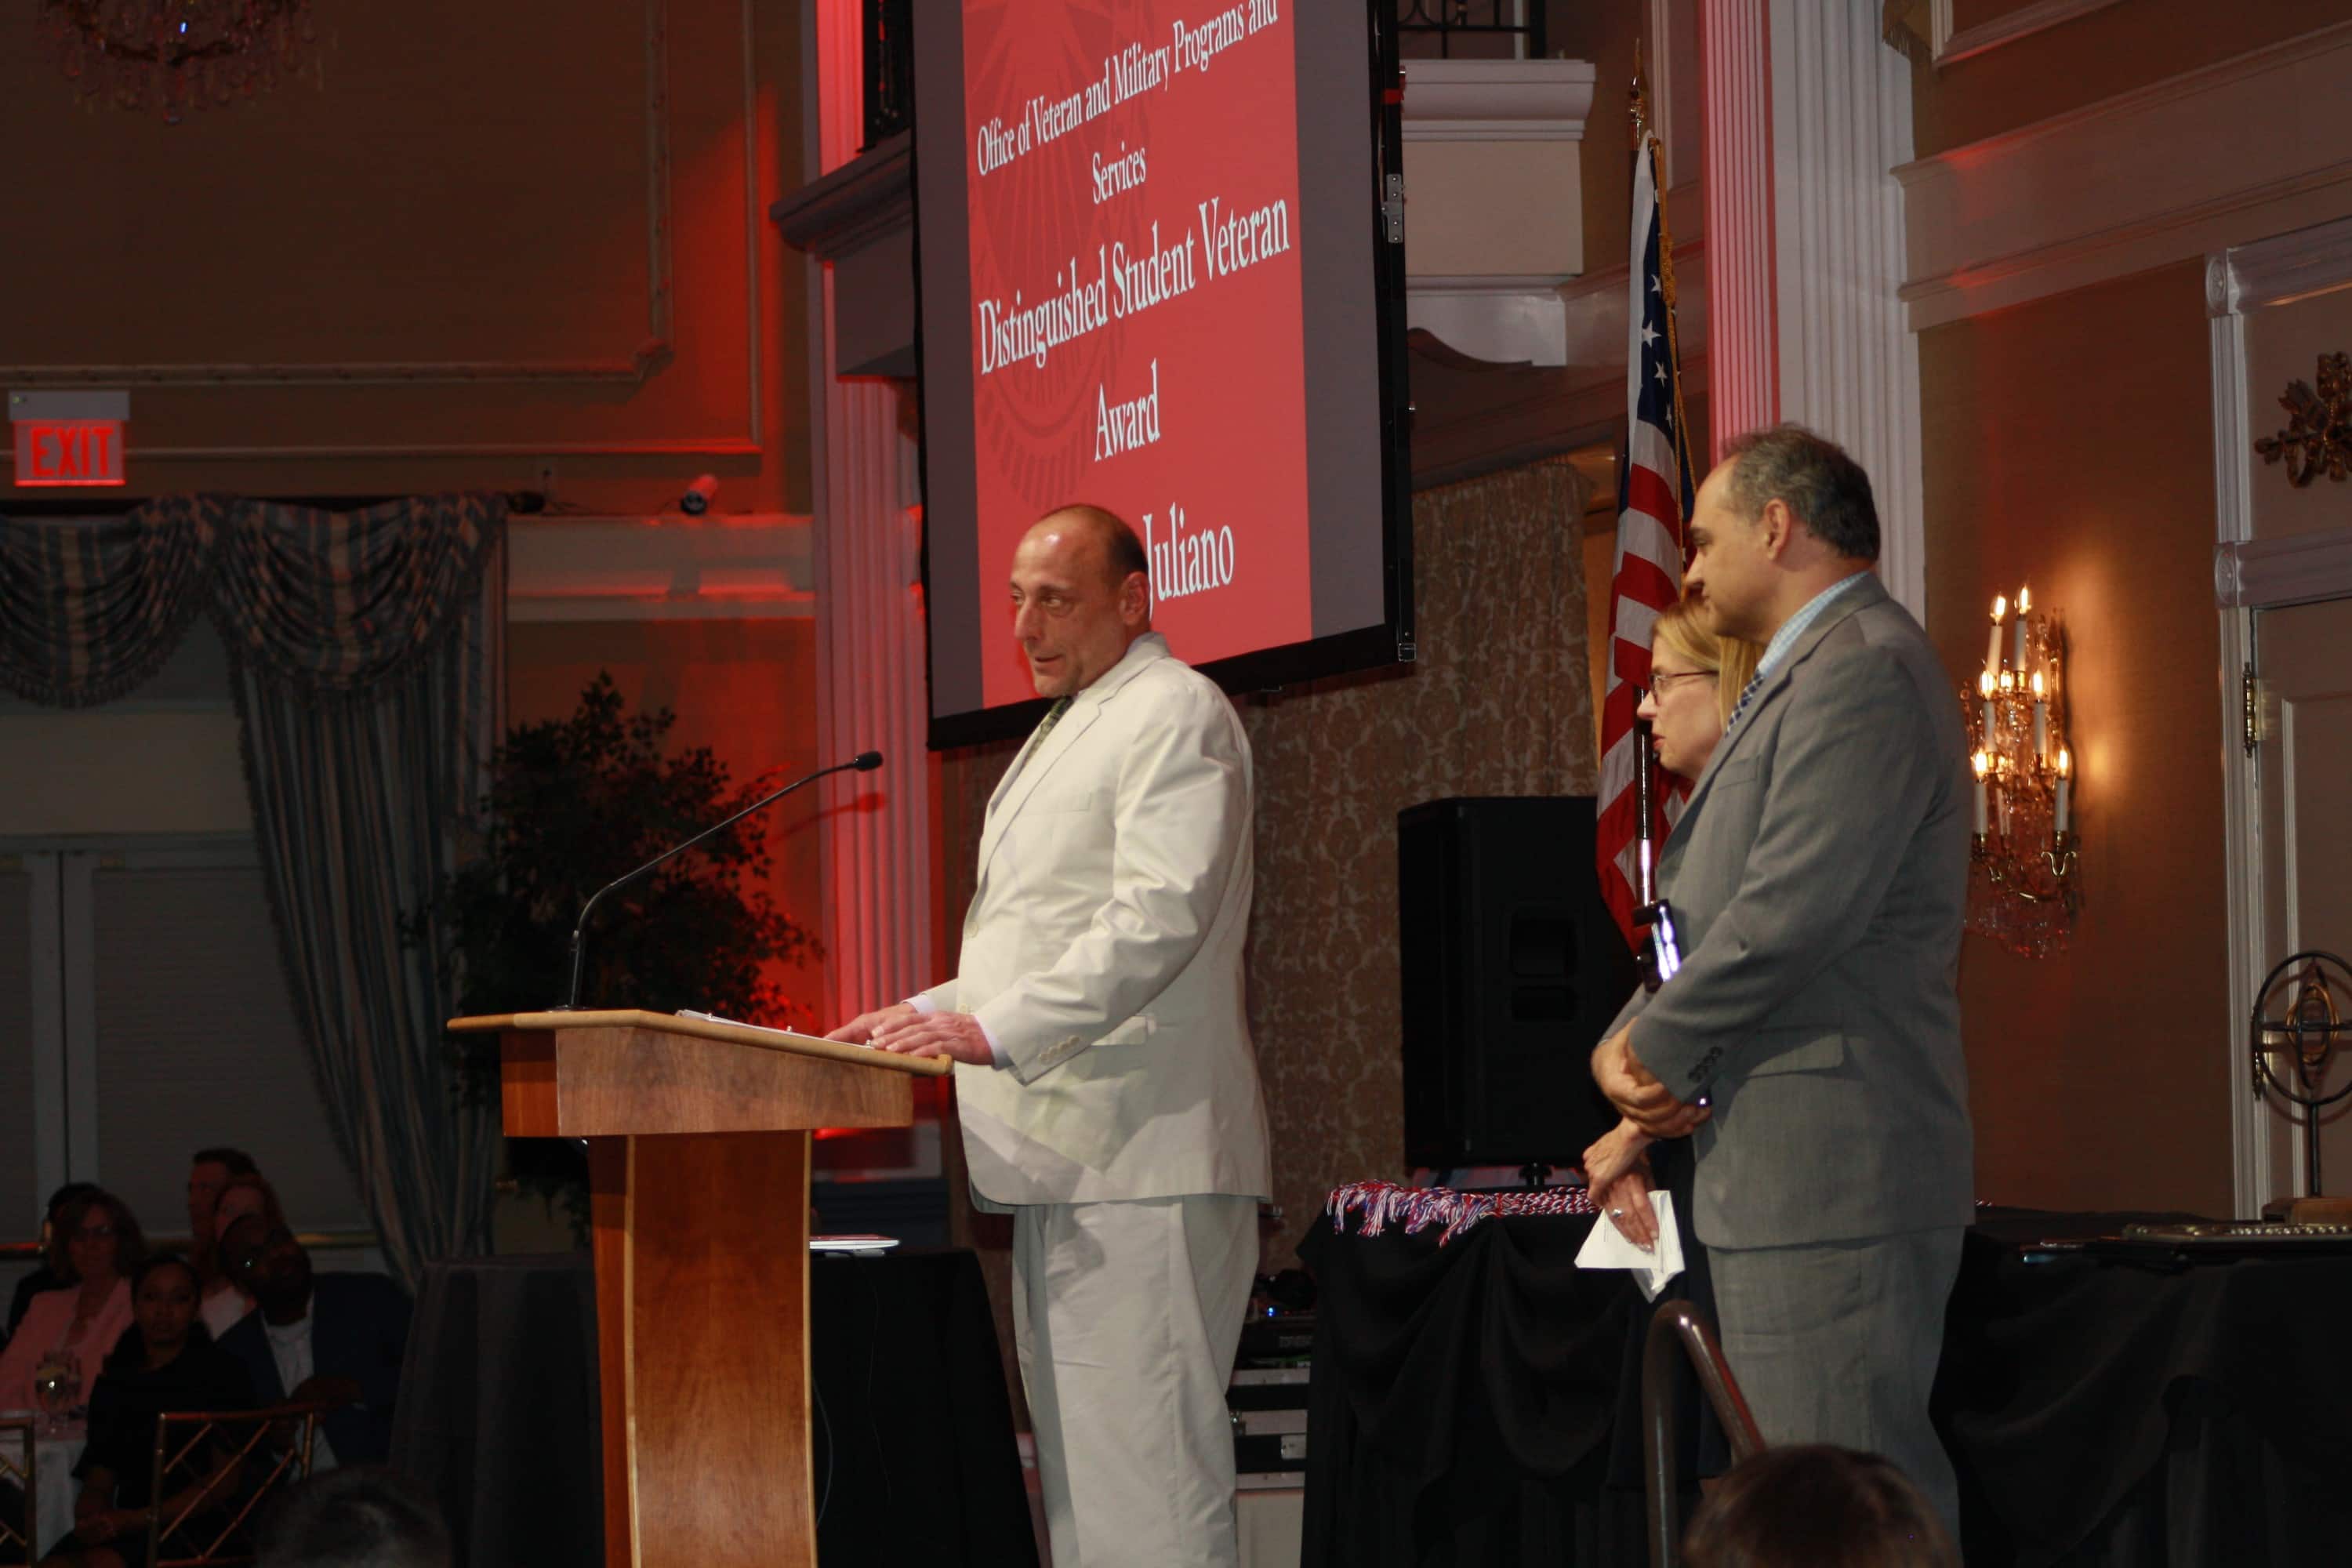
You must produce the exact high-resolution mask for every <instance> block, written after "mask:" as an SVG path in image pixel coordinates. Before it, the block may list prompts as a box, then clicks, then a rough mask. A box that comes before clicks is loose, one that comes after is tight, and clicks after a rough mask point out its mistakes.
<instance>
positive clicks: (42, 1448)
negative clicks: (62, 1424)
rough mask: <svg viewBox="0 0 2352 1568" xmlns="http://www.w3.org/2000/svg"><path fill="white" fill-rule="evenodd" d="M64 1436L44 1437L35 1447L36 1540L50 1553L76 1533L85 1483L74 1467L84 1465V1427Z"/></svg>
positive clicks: (34, 1511) (70, 1429)
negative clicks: (76, 1512) (76, 1476)
mask: <svg viewBox="0 0 2352 1568" xmlns="http://www.w3.org/2000/svg"><path fill="white" fill-rule="evenodd" d="M68 1432H69V1433H70V1435H69V1436H64V1437H43V1438H40V1439H38V1440H37V1441H36V1442H35V1444H34V1447H35V1449H36V1453H35V1455H34V1462H35V1463H36V1464H37V1466H38V1467H39V1472H40V1473H39V1476H38V1478H37V1482H36V1484H37V1486H38V1488H39V1490H40V1497H39V1499H38V1500H37V1504H36V1506H35V1508H34V1510H33V1521H34V1524H33V1529H34V1538H35V1539H36V1540H37V1541H38V1542H40V1547H41V1550H42V1551H44V1552H47V1550H49V1548H51V1547H52V1546H55V1545H56V1544H57V1543H58V1542H60V1541H63V1540H64V1539H65V1538H66V1537H67V1536H68V1534H70V1533H72V1531H73V1521H74V1499H75V1497H76V1496H77V1495H79V1493H80V1491H81V1483H80V1482H79V1481H77V1480H75V1479H74V1477H73V1468H74V1466H76V1465H77V1464H79V1463H80V1462H81V1451H82V1447H83V1442H84V1439H83V1436H82V1432H81V1428H80V1427H79V1426H74V1427H70V1428H68Z"/></svg>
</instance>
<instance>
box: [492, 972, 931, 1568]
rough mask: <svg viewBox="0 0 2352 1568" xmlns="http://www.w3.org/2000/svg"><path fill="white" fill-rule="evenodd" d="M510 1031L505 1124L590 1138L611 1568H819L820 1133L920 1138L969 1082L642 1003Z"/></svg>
mask: <svg viewBox="0 0 2352 1568" xmlns="http://www.w3.org/2000/svg"><path fill="white" fill-rule="evenodd" d="M449 1027H450V1028H451V1029H452V1030H456V1031H461V1032H465V1031H478V1030H490V1029H495V1030H498V1031H499V1034H500V1037H501V1038H500V1042H499V1057H500V1073H499V1076H500V1082H501V1085H502V1089H503V1094H504V1100H505V1106H506V1131H507V1134H508V1136H509V1137H515V1138H584V1139H586V1140H587V1141H588V1165H589V1185H590V1192H591V1197H592V1204H593V1213H592V1217H593V1226H594V1235H595V1262H596V1343H597V1355H598V1361H599V1374H600V1382H601V1386H602V1393H603V1408H604V1561H605V1563H606V1564H607V1565H608V1568H623V1565H630V1564H636V1565H643V1568H669V1565H671V1564H676V1565H677V1568H686V1565H687V1564H695V1565H697V1568H701V1565H706V1564H707V1565H709V1568H730V1565H732V1564H738V1563H740V1564H746V1565H749V1564H755V1563H756V1564H762V1565H764V1564H768V1563H791V1564H802V1563H810V1564H813V1563H815V1562H816V1518H815V1498H814V1490H813V1488H812V1485H811V1478H810V1472H809V1371H808V1257H809V1254H808V1240H809V1234H808V1214H809V1131H810V1130H811V1129H813V1128H817V1127H903V1126H906V1125H907V1124H908V1122H910V1121H913V1120H914V1079H916V1078H918V1077H938V1076H940V1075H942V1074H944V1073H947V1072H949V1071H950V1070H951V1066H950V1063H948V1062H947V1061H944V1060H940V1059H933V1058H923V1059H913V1058H907V1057H895V1056H891V1055H889V1054H887V1052H882V1051H875V1050H869V1049H867V1048H866V1047H863V1046H845V1045H841V1044H838V1043H837V1042H835V1041H831V1040H820V1039H814V1038H812V1037H807V1036H803V1035H786V1034H780V1033H778V1032H776V1031H774V1030H770V1029H755V1028H750V1027H747V1026H741V1025H736V1024H718V1023H706V1022H704V1021H702V1020H699V1019H693V1018H680V1017H676V1016H671V1015H668V1014H663V1013H645V1012H637V1011H635V1010H628V1011H618V1012H596V1013H590V1012H578V1013H511V1014H499V1015H496V1016H486V1017H478V1018H458V1019H454V1020H452V1021H451V1023H450V1025H449Z"/></svg>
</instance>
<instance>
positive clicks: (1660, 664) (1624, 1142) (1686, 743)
mask: <svg viewBox="0 0 2352 1568" xmlns="http://www.w3.org/2000/svg"><path fill="white" fill-rule="evenodd" d="M1763 651H1764V650H1763V649H1762V648H1760V647H1758V646H1757V645H1756V644H1754V643H1752V642H1746V641H1743V640H1741V639H1740V638H1738V637H1717V636H1716V635H1715V634H1714V633H1713V632H1711V631H1709V630H1707V629H1706V624H1705V623H1704V622H1702V621H1701V620H1700V619H1699V618H1698V616H1696V615H1695V614H1694V613H1692V609H1691V604H1690V601H1689V600H1687V599H1683V600H1678V601H1676V602H1675V603H1674V604H1672V605H1667V606H1666V610H1665V613H1664V615H1662V616H1659V617H1658V624H1657V626H1656V628H1655V629H1654V631H1652V633H1651V634H1650V687H1649V689H1648V690H1646V691H1644V692H1643V694H1642V705H1641V706H1640V707H1639V708H1637V709H1635V710H1634V712H1635V714H1636V715H1637V716H1638V717H1640V718H1642V719H1643V720H1645V721H1647V722H1648V723H1649V726H1650V743H1651V745H1652V746H1654V748H1655V749H1656V751H1657V754H1658V766H1659V767H1661V768H1662V769H1664V771H1665V772H1666V773H1670V774H1672V775H1673V776H1674V777H1675V778H1678V779H1681V780H1683V781H1684V782H1685V784H1687V783H1688V782H1689V781H1691V780H1693V779H1696V778H1697V777H1698V775H1699V773H1700V771H1701V770H1702V769H1704V768H1705V767H1706V760H1707V758H1708V757H1710V756H1712V755H1713V754H1714V752H1715V743H1716V742H1717V741H1720V740H1721V739H1723V731H1724V728H1725V726H1726V725H1727V724H1729V723H1730V721H1731V710H1732V709H1733V707H1734V706H1735V705H1737V704H1738V701H1739V693H1740V691H1741V690H1742V689H1744V688H1745V687H1746V686H1747V685H1748V677H1749V676H1751V675H1754V674H1755V673H1756V660H1757V658H1758V657H1759V656H1760V655H1761V654H1762V653H1763ZM1652 1142H1654V1140H1652V1138H1651V1137H1650V1135H1649V1134H1648V1133H1646V1132H1644V1131H1642V1130H1641V1129H1640V1128H1639V1127H1636V1126H1634V1125H1633V1122H1632V1121H1626V1120H1623V1119H1620V1120H1619V1121H1618V1123H1617V1125H1616V1126H1615V1127H1613V1128H1612V1129H1611V1130H1610V1131H1607V1132H1604V1133H1602V1134H1601V1138H1600V1140H1599V1142H1595V1143H1594V1144H1593V1145H1592V1147H1591V1148H1590V1149H1587V1150H1586V1151H1585V1152H1584V1179H1585V1182H1586V1184H1587V1186H1588V1188H1589V1190H1590V1191H1591V1194H1592V1201H1593V1202H1594V1203H1595V1204H1596V1205H1600V1207H1601V1210H1602V1212H1604V1213H1606V1214H1607V1215H1609V1217H1610V1219H1611V1220H1612V1221H1613V1222H1614V1223H1615V1225H1616V1226H1617V1228H1618V1229H1619V1230H1622V1231H1623V1232H1624V1233H1625V1235H1626V1236H1627V1237H1629V1238H1630V1239H1631V1240H1632V1241H1633V1243H1634V1244H1635V1245H1637V1246H1640V1247H1650V1246H1653V1245H1654V1244H1655V1243H1656V1241H1657V1239H1658V1226H1657V1217H1656V1215H1655V1214H1654V1212H1653V1211H1652V1209H1651V1207H1650V1190H1651V1187H1652V1186H1653V1185H1654V1182H1655V1179H1656V1178H1655V1173H1654V1172H1653V1171H1652V1170H1651V1168H1650V1156H1649V1148H1650V1144H1651V1143H1652ZM1684 1232H1685V1246H1686V1247H1689V1246H1695V1245H1696V1241H1695V1239H1691V1238H1689V1235H1688V1233H1689V1226H1688V1223H1687V1218H1685V1226H1684Z"/></svg>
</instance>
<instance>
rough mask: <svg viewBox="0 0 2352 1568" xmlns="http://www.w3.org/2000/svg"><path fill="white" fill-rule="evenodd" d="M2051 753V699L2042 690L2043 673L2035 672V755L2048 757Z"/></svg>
mask: <svg viewBox="0 0 2352 1568" xmlns="http://www.w3.org/2000/svg"><path fill="white" fill-rule="evenodd" d="M2049 752H2050V699H2049V694H2048V693H2047V692H2046V691H2044V690H2043V689H2042V672H2041V671H2040V670H2038V669H2037V670H2035V671H2034V672H2033V754H2034V755H2035V756H2037V757H2041V756H2047V755H2048V754H2049Z"/></svg>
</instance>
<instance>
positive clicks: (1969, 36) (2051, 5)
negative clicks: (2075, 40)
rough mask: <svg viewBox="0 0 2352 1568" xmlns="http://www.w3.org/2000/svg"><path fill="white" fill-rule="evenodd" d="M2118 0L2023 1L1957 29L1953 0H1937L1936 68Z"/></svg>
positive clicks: (2086, 13)
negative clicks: (1986, 19)
mask: <svg viewBox="0 0 2352 1568" xmlns="http://www.w3.org/2000/svg"><path fill="white" fill-rule="evenodd" d="M2115 4H2116V0H2033V4H2032V5H2020V6H2019V7H2018V8H2017V9H2016V10H2014V11H2010V12H2005V13H2004V14H2002V15H2000V16H1995V17H1993V18H1992V19H1991V20H1990V21H1989V22H1979V23H1978V24H1977V25H1976V26H1973V27H1962V28H1960V29H1959V30H1958V32H1955V31H1953V29H1952V0H1934V5H1933V6H1932V8H1931V10H1932V15H1933V16H1934V18H1935V37H1934V38H1933V40H1932V42H1933V45H1934V50H1935V60H1936V68H1937V70H1941V69H1943V68H1945V67H1946V66H1950V65H1958V63H1959V62H1960V61H1962V60H1967V59H1974V58H1976V57H1977V56H1979V55H1981V54H1989V53H1990V52H1991V51H1992V50H1994V49H1997V48H2000V47H2001V46H2002V45H2004V44H2013V43H2016V42H2017V41H2018V40H2019V39H2021V38H2030V37H2032V36H2033V35H2034V34H2036V33H2041V32H2046V31H2048V30H2049V29H2050V28H2052V27H2055V26H2059V25H2060V24H2061V23H2064V22H2071V21H2073V20H2074V18H2076V17H2077V16H2089V15H2090V14H2091V13H2092V12H2094V11H2104V10H2105V9H2106V8H2107V7H2108V6H2110V5H2115Z"/></svg>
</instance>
